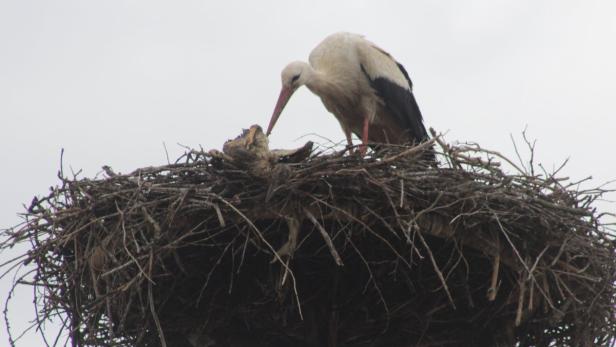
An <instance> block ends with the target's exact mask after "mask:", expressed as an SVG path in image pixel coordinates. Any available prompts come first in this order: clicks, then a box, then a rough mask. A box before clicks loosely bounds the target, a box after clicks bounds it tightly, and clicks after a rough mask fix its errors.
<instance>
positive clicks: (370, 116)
mask: <svg viewBox="0 0 616 347" xmlns="http://www.w3.org/2000/svg"><path fill="white" fill-rule="evenodd" d="M309 62H310V64H308V63H305V62H301V61H295V62H292V63H290V64H289V65H287V66H286V67H285V68H284V69H283V70H282V90H281V91H280V96H279V97H278V102H277V103H276V107H275V108H274V113H273V114H272V118H271V119H270V123H269V126H268V128H267V133H266V135H269V134H270V133H271V132H272V128H274V125H275V124H276V121H277V120H278V118H279V117H280V114H281V113H282V110H283V109H284V107H285V105H286V104H287V102H288V101H289V98H290V97H291V95H293V93H294V92H295V91H296V90H297V89H298V88H299V87H301V86H303V85H305V86H306V87H308V89H310V91H312V92H313V93H314V94H316V95H318V96H319V97H320V98H321V100H322V101H323V104H324V105H325V108H326V109H327V110H328V111H329V112H331V113H333V114H334V116H336V118H337V119H338V122H340V125H341V127H342V130H343V131H344V134H345V136H346V140H347V143H348V144H349V146H352V145H353V142H352V140H351V133H355V134H356V135H357V136H358V137H360V138H361V139H362V146H361V147H360V153H362V154H365V152H366V145H367V144H368V143H369V142H374V143H392V144H405V143H415V144H417V143H419V142H421V141H424V140H427V139H428V134H427V132H426V128H425V127H424V125H423V120H422V116H421V112H420V111H419V107H418V106H417V102H416V101H415V96H413V90H412V88H413V84H412V83H411V79H410V78H409V75H408V73H407V72H406V70H405V69H404V67H403V66H402V64H400V63H398V62H397V61H396V60H395V59H394V58H393V57H392V56H391V55H390V54H389V53H387V52H386V51H384V50H383V49H381V48H379V47H378V46H376V45H375V44H374V43H372V42H370V41H368V40H366V39H365V38H364V37H363V36H361V35H357V34H351V33H336V34H333V35H330V36H328V37H327V38H325V40H323V42H321V43H320V44H319V45H318V46H317V47H316V48H315V49H314V50H313V51H312V52H311V53H310V57H309Z"/></svg>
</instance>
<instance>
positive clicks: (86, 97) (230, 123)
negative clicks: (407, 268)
mask: <svg viewBox="0 0 616 347" xmlns="http://www.w3.org/2000/svg"><path fill="white" fill-rule="evenodd" d="M402 3H404V5H402ZM336 31H352V32H357V33H362V34H364V35H366V36H367V37H368V38H369V39H370V40H372V41H373V42H375V43H377V44H379V45H380V46H382V47H383V48H385V49H386V50H388V51H389V52H390V53H392V54H393V55H394V56H395V57H396V58H397V59H398V60H399V61H400V62H402V63H403V64H404V65H405V66H406V68H407V70H408V71H409V73H410V75H411V78H412V79H413V82H414V85H415V94H416V97H417V100H418V102H419V105H420V108H421V110H422V112H423V114H424V118H425V123H426V125H427V126H430V127H434V128H436V129H437V130H438V131H441V132H448V135H447V138H448V139H449V140H459V141H476V142H479V143H480V144H481V145H483V146H485V147H489V148H491V149H495V150H499V151H502V152H504V153H508V154H512V153H513V147H512V145H511V141H510V139H509V135H510V134H514V135H515V136H518V135H519V134H520V132H521V131H522V130H523V129H524V128H525V127H526V126H528V134H529V136H530V137H531V138H534V139H537V150H538V151H537V157H538V159H539V160H540V161H541V162H543V163H544V164H545V165H546V166H547V167H548V168H551V167H553V166H555V165H556V166H557V165H559V164H560V163H561V162H562V161H563V160H564V159H566V158H568V157H570V158H571V161H570V163H569V165H568V166H567V168H566V169H565V170H564V174H566V175H568V176H570V177H572V178H577V179H579V178H582V177H585V176H588V175H592V176H593V177H594V181H593V182H594V183H595V184H599V183H603V182H604V181H608V180H610V179H614V178H616V160H615V159H614V154H613V153H614V150H615V148H616V119H615V117H614V116H615V111H616V106H615V104H614V103H615V101H616V88H615V84H616V2H614V1H612V0H577V1H573V0H552V1H542V0H476V1H462V0H426V1H361V0H353V1H332V0H325V1H316V0H310V1H265V0H260V1H242V2H240V1H173V2H171V1H153V0H147V1H145V0H123V1H120V0H105V1H93V0H89V1H87V0H73V1H63V0H57V1H46V0H14V1H11V0H0V119H1V121H2V122H1V125H0V147H1V148H2V150H1V151H0V163H1V164H0V165H1V167H2V171H1V174H0V175H1V176H0V177H1V178H2V179H1V180H0V192H1V194H0V227H8V226H10V225H13V224H16V223H18V222H19V218H18V217H17V213H18V212H21V211H22V208H21V204H22V203H27V202H29V201H30V200H31V199H32V197H33V196H34V195H36V194H41V195H42V194H45V193H46V192H47V191H48V188H49V186H51V185H54V184H55V183H56V182H57V180H56V172H57V170H58V167H59V158H60V150H61V148H64V149H65V156H64V163H65V167H66V168H68V167H69V166H70V167H72V168H73V170H75V171H77V170H79V169H83V175H84V176H89V177H91V176H94V175H96V174H97V173H98V172H99V171H100V168H101V166H102V165H105V164H107V165H110V166H111V167H113V168H114V169H115V170H116V171H121V172H128V171H132V170H133V169H135V168H138V167H142V166H149V165H160V164H164V163H165V162H166V156H165V151H164V148H163V145H162V144H163V142H164V143H166V145H167V148H168V151H169V155H170V157H171V158H172V159H174V158H176V157H177V156H178V155H179V154H180V153H182V152H183V149H182V148H181V147H179V146H178V145H177V143H181V144H184V145H188V146H193V147H197V146H199V145H202V146H203V147H204V148H206V149H209V148H220V147H221V146H222V143H223V142H224V141H225V140H226V139H228V138H231V137H234V136H236V135H237V134H238V133H239V132H240V130H241V128H247V127H249V126H250V125H251V124H254V123H259V124H261V125H267V121H268V120H269V116H270V114H271V111H272V109H273V107H274V103H275V101H276V97H277V95H278V91H279V88H280V70H281V69H282V68H283V67H284V66H285V65H286V63H288V62H289V61H292V60H298V59H300V60H304V59H307V57H308V54H309V52H310V51H311V49H312V48H313V47H314V46H315V45H316V44H318V43H319V42H320V40H322V39H323V38H324V37H325V36H326V35H328V34H330V33H333V32H336ZM308 133H318V134H320V135H323V136H325V137H327V138H330V139H332V140H336V141H339V140H342V139H343V138H344V137H343V134H342V132H341V131H340V128H339V126H338V124H337V122H336V120H335V119H334V117H333V116H331V115H329V114H328V113H327V112H326V110H325V109H324V107H323V106H322V104H321V102H320V100H319V99H318V98H317V97H315V96H314V95H312V94H310V92H309V91H308V90H300V91H299V92H298V93H296V95H295V96H294V97H293V99H292V100H291V102H290V103H289V105H288V106H287V109H286V110H285V112H284V113H283V115H282V117H281V119H280V121H279V122H278V124H277V127H276V130H275V132H274V134H273V135H272V137H271V138H270V142H271V144H272V146H274V147H279V148H280V147H293V146H299V145H300V144H302V143H303V142H304V141H305V139H298V137H300V136H302V135H305V134H308ZM611 198H612V199H614V198H616V197H615V196H614V195H612V196H611ZM599 207H600V208H601V209H603V210H607V209H611V210H614V205H613V204H612V205H610V204H607V203H601V204H600V205H599ZM8 256H9V254H6V253H5V254H0V263H1V262H2V261H3V259H7V258H8ZM7 286H8V280H7V279H4V280H2V281H1V283H0V303H3V302H4V300H3V297H4V294H5V293H6V290H7ZM22 292H23V293H21V294H20V295H19V296H18V300H17V301H15V302H13V304H12V305H11V312H12V318H13V319H14V323H13V329H15V330H18V329H20V328H21V327H23V326H24V325H23V322H24V321H25V320H26V319H27V318H32V317H33V315H32V312H33V310H32V307H31V300H30V294H31V292H30V290H26V289H22ZM6 341H7V337H6V333H5V330H4V326H2V329H1V330H0V344H4V343H5V342H6ZM20 345H21V346H38V345H40V339H39V338H38V337H36V336H35V335H34V334H28V335H27V336H26V337H25V338H24V340H23V341H22V342H21V344H18V346H20Z"/></svg>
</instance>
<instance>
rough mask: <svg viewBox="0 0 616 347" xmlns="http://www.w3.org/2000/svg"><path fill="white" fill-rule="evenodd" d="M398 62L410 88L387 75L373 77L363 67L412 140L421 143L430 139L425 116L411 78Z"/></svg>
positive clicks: (373, 86) (371, 83)
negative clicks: (422, 113) (424, 122)
mask: <svg viewBox="0 0 616 347" xmlns="http://www.w3.org/2000/svg"><path fill="white" fill-rule="evenodd" d="M396 64H397V65H398V67H399V68H400V71H401V72H402V73H403V74H404V77H405V78H406V79H407V81H408V83H409V89H407V88H404V87H402V86H399V85H398V84H396V83H394V82H392V81H390V80H389V79H387V78H385V77H376V78H371V77H370V75H369V74H368V73H367V72H366V69H365V68H364V66H363V65H361V69H362V71H363V72H364V75H366V78H368V80H369V81H370V86H371V87H372V89H374V90H375V91H376V93H377V95H378V96H379V97H380V98H381V99H382V100H383V102H384V104H385V105H384V106H385V107H386V108H387V109H388V110H389V111H390V113H391V114H392V115H393V116H394V117H396V118H397V119H398V121H399V122H400V125H402V126H403V127H404V128H406V129H407V131H408V132H409V135H410V136H411V138H412V140H413V141H414V142H415V143H419V142H422V141H425V140H427V139H428V133H427V132H426V128H425V127H424V124H423V117H422V116H421V111H419V106H418V105H417V101H416V100H415V96H414V95H413V92H412V91H411V90H410V87H411V85H412V84H411V79H410V78H409V75H408V73H407V72H406V70H405V69H404V67H403V66H402V65H401V64H400V63H396Z"/></svg>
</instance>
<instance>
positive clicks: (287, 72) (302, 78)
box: [265, 61, 312, 135]
mask: <svg viewBox="0 0 616 347" xmlns="http://www.w3.org/2000/svg"><path fill="white" fill-rule="evenodd" d="M311 72H312V68H311V67H310V65H308V64H307V63H304V62H302V61H294V62H292V63H290V64H289V65H287V66H286V67H285V68H284V69H282V73H281V74H280V77H281V79H282V89H281V90H280V96H278V101H277V102H276V107H275V108H274V113H273V114H272V118H271V119H270V123H269V126H268V127H267V132H266V133H265V134H266V135H269V134H270V133H271V132H272V129H273V128H274V125H275V124H276V121H277V120H278V117H280V114H281V113H282V110H283V109H284V107H285V106H286V105H287V102H288V101H289V99H290V98H291V95H293V93H294V92H295V91H296V90H297V88H299V87H301V86H303V85H304V84H306V83H307V82H308V80H309V78H310V76H311Z"/></svg>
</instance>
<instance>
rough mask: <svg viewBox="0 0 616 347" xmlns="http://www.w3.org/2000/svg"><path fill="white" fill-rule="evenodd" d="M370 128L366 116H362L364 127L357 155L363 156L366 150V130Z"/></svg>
mask: <svg viewBox="0 0 616 347" xmlns="http://www.w3.org/2000/svg"><path fill="white" fill-rule="evenodd" d="M369 126H370V123H369V120H368V116H364V126H363V129H362V133H361V135H362V136H361V147H359V153H360V154H361V155H362V156H364V155H365V154H366V150H367V149H368V147H367V146H368V128H369Z"/></svg>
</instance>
